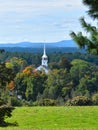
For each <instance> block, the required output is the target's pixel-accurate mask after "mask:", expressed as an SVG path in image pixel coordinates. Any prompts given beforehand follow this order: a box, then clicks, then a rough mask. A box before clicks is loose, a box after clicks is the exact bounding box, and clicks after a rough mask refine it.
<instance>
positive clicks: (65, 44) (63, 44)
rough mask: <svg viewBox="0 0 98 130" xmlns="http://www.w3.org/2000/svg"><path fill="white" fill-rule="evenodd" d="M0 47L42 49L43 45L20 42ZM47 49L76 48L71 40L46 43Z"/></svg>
mask: <svg viewBox="0 0 98 130" xmlns="http://www.w3.org/2000/svg"><path fill="white" fill-rule="evenodd" d="M0 47H28V48H29V47H30V48H42V47H43V43H32V42H20V43H6V44H2V43H1V44H0ZM46 47H47V48H54V47H77V45H76V43H75V42H74V41H73V40H63V41H59V42H53V43H46Z"/></svg>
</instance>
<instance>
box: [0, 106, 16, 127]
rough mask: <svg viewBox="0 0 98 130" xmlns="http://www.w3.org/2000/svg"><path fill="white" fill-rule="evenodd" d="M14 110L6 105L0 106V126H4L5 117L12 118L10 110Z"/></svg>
mask: <svg viewBox="0 0 98 130" xmlns="http://www.w3.org/2000/svg"><path fill="white" fill-rule="evenodd" d="M13 109H14V108H13V107H11V106H7V105H2V106H0V125H1V126H2V125H5V124H6V123H5V121H4V120H5V118H6V117H11V116H12V114H11V113H12V110H13Z"/></svg>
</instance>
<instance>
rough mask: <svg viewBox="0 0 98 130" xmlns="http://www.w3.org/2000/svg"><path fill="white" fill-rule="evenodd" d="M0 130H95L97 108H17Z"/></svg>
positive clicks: (97, 117)
mask: <svg viewBox="0 0 98 130" xmlns="http://www.w3.org/2000/svg"><path fill="white" fill-rule="evenodd" d="M12 114H13V116H12V117H11V118H7V119H6V121H7V122H9V123H15V122H16V123H17V126H8V127H3V128H2V127H0V130H38V129H39V130H97V129H98V107H97V106H90V107H87V106H86V107H78V106H74V107H72V106H68V107H17V108H16V109H15V110H14V111H13V113H12Z"/></svg>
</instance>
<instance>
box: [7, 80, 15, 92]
mask: <svg viewBox="0 0 98 130" xmlns="http://www.w3.org/2000/svg"><path fill="white" fill-rule="evenodd" d="M14 88H15V83H14V81H13V80H11V82H10V83H9V84H8V89H9V90H13V89H14Z"/></svg>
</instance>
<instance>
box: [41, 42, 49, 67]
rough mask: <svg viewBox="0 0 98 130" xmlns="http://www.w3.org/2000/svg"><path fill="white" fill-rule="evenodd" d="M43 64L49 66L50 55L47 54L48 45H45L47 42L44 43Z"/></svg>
mask: <svg viewBox="0 0 98 130" xmlns="http://www.w3.org/2000/svg"><path fill="white" fill-rule="evenodd" d="M42 66H45V67H47V66H48V57H47V55H46V46H45V43H44V49H43V56H42Z"/></svg>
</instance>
